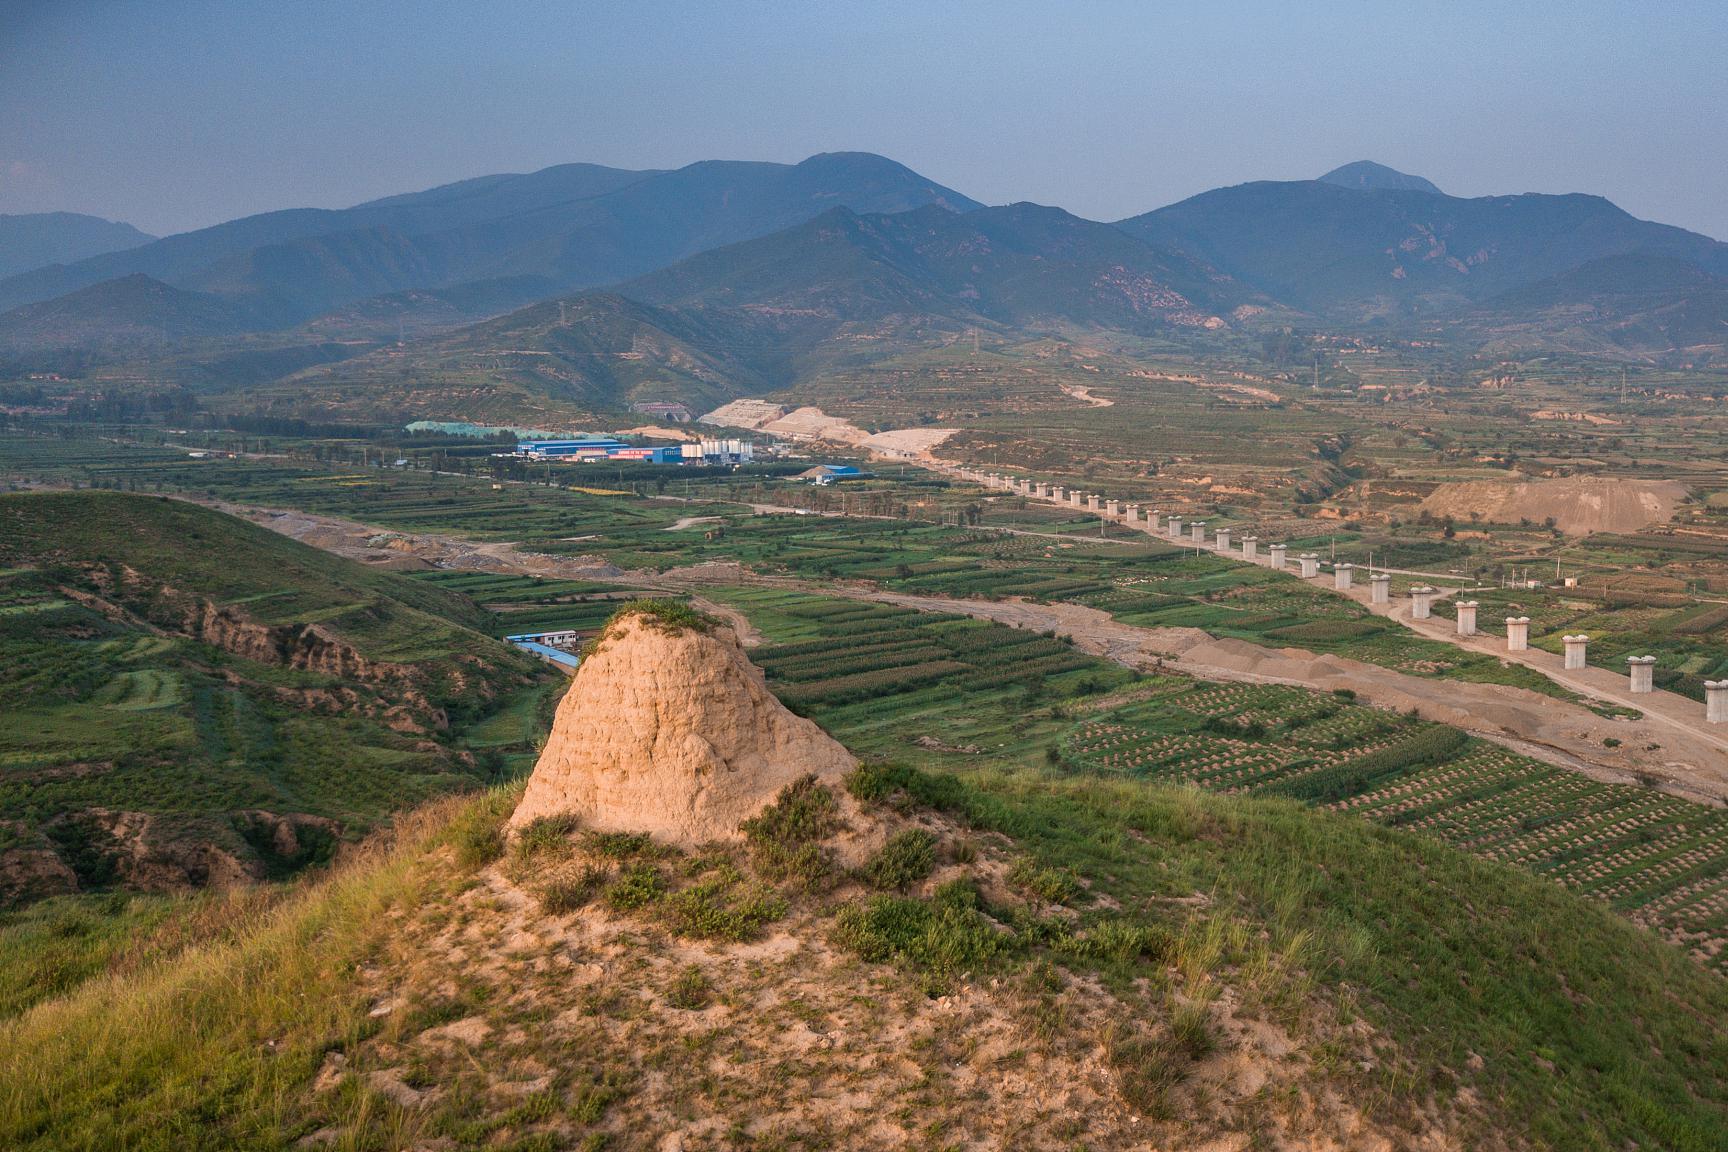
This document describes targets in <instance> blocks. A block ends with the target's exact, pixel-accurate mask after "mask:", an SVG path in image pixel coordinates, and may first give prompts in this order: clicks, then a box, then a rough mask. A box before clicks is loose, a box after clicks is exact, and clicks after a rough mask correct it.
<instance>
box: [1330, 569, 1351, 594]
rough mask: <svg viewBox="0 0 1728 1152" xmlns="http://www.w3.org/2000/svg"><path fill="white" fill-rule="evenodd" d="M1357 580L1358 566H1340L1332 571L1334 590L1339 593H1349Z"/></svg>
mask: <svg viewBox="0 0 1728 1152" xmlns="http://www.w3.org/2000/svg"><path fill="white" fill-rule="evenodd" d="M1355 579H1356V565H1354V564H1339V565H1336V566H1334V567H1333V569H1332V588H1333V590H1334V591H1337V592H1348V591H1349V590H1350V588H1351V585H1352V583H1353V582H1354V581H1355Z"/></svg>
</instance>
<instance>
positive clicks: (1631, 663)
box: [1626, 656, 1656, 693]
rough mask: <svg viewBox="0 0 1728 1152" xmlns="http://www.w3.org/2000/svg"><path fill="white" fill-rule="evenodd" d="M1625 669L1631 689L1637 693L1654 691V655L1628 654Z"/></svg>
mask: <svg viewBox="0 0 1728 1152" xmlns="http://www.w3.org/2000/svg"><path fill="white" fill-rule="evenodd" d="M1626 671H1627V673H1628V675H1629V678H1630V679H1631V682H1632V683H1631V688H1632V691H1634V692H1638V693H1644V692H1654V691H1656V657H1654V656H1628V657H1626Z"/></svg>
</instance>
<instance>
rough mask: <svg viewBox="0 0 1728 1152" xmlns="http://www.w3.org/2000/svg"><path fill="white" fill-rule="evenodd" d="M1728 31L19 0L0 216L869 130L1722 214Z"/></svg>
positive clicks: (174, 217)
mask: <svg viewBox="0 0 1728 1152" xmlns="http://www.w3.org/2000/svg"><path fill="white" fill-rule="evenodd" d="M1725 48H1728V4H1724V3H1721V2H1720V0H1716V2H1699V3H1690V2H1663V3H1647V2H1646V3H1625V4H1622V3H1610V2H1599V0H1570V2H1567V3H1552V4H1550V3H1539V2H1529V0H1495V2H1493V3H1476V2H1471V0H1450V2H1445V3H1417V2H1414V0H1375V2H1372V3H1356V2H1340V0H1289V2H1287V3H1271V2H1260V3H1253V2H1248V0H1240V2H1231V0H1190V2H1188V3H1181V4H1175V3H1155V2H1152V0H1146V2H1142V3H1129V2H1121V3H1111V2H1102V0H1100V2H1088V0H1060V2H1058V0H1050V2H1048V3H1041V4H1032V3H1016V2H1008V0H1003V2H997V3H981V2H980V3H972V2H966V0H914V2H910V3H872V2H870V0H853V2H851V3H841V2H838V0H775V2H769V0H762V2H758V3H726V2H721V0H711V2H707V3H702V2H697V0H691V2H689V3H664V2H659V0H613V2H611V3H604V4H590V3H579V2H564V3H553V2H550V0H474V2H472V3H453V2H448V0H339V2H322V0H303V2H297V0H274V2H265V0H256V2H254V0H138V2H131V0H111V2H102V0H0V212H37V211H47V210H53V209H65V210H70V211H80V212H92V213H95V214H97V215H102V216H108V217H113V218H118V219H124V220H129V221H131V222H133V223H135V224H137V225H138V226H139V227H141V228H144V229H146V230H149V231H153V232H170V231H180V230H184V229H187V228H194V227H198V226H201V225H205V224H210V223H215V222H216V221H219V220H223V219H227V218H230V217H233V216H239V215H244V214H247V213H252V212H261V211H265V210H268V209H273V208H285V207H293V206H301V205H317V206H328V207H335V206H342V205H347V204H352V203H355V202H358V201H361V200H365V199H369V198H372V197H376V196H383V195H388V194H391V193H395V192H403V191H409V190H413V189H417V188H423V187H428V186H431V185H434V184H439V183H444V182H448V181H451V180H456V179H461V178H463V177H467V176H475V175H480V174H482V173H487V172H500V171H529V170H532V169H535V168H541V167H545V166H547V165H550V164H557V163H563V162H567V161H572V160H588V161H595V162H599V163H604V164H613V165H618V166H622V167H642V168H646V167H656V168H664V167H675V166H678V165H682V164H686V163H689V162H691V161H694V160H700V159H707V158H729V159H764V160H788V161H790V160H798V159H801V158H803V157H804V156H806V155H808V154H810V153H812V152H822V151H835V150H844V149H858V150H867V151H873V152H881V153H883V154H885V155H888V156H892V157H894V158H895V159H897V160H900V161H902V162H904V163H906V164H908V165H910V166H912V167H913V168H915V169H917V170H918V171H920V172H922V173H924V174H925V175H927V176H929V177H930V178H932V179H934V180H938V181H940V182H942V183H944V184H947V185H950V186H952V187H954V188H957V189H959V190H960V191H963V192H965V193H967V194H969V195H971V196H974V197H977V198H978V199H980V200H984V201H988V202H992V203H1002V202H1007V201H1011V200H1035V201H1039V202H1042V203H1047V204H1060V205H1062V206H1063V207H1066V208H1069V209H1071V210H1073V211H1075V212H1078V213H1080V214H1082V215H1085V216H1090V217H1093V218H1097V219H1107V220H1108V219H1116V218H1119V217H1122V216H1126V215H1131V214H1133V213H1136V212H1141V211H1145V210H1147V209H1150V208H1155V207H1158V206H1159V205H1162V204H1167V203H1170V202H1172V201H1174V200H1178V199H1181V198H1182V197H1184V196H1188V195H1191V194H1193V193H1195V192H1199V191H1203V190H1204V189H1207V188H1211V187H1215V186H1217V185H1220V184H1233V183H1239V182H1242V181H1245V180H1253V179H1299V178H1305V177H1311V176H1317V175H1319V174H1320V173H1321V172H1323V171H1325V170H1326V169H1328V168H1331V167H1333V166H1335V165H1337V164H1340V163H1343V162H1345V161H1348V160H1356V159H1375V160H1379V161H1381V162H1383V163H1386V164H1391V165H1392V166H1394V167H1397V168H1401V169H1404V170H1406V171H1410V172H1415V173H1418V174H1420V175H1424V176H1427V177H1428V178H1429V179H1431V180H1433V181H1435V182H1436V183H1437V184H1439V185H1440V186H1441V188H1443V189H1444V190H1446V191H1448V192H1451V193H1454V194H1458V195H1484V194H1488V193H1499V192H1525V191H1541V192H1570V191H1588V192H1597V193H1601V194H1602V195H1605V196H1608V197H1609V198H1611V199H1613V200H1614V201H1616V202H1617V203H1619V204H1620V205H1621V206H1622V207H1624V208H1626V209H1628V210H1629V211H1631V212H1633V213H1635V214H1637V215H1639V216H1644V217H1648V218H1652V219H1657V220H1663V221H1666V222H1669V223H1674V224H1681V225H1684V226H1686V227H1690V228H1695V229H1698V230H1700V231H1703V232H1707V233H1710V234H1712V235H1715V236H1718V237H1723V238H1728V180H1725V176H1728V67H1725V66H1724V49H1725Z"/></svg>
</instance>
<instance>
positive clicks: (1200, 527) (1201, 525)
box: [1188, 520, 1206, 544]
mask: <svg viewBox="0 0 1728 1152" xmlns="http://www.w3.org/2000/svg"><path fill="white" fill-rule="evenodd" d="M1188 539H1190V540H1192V541H1193V542H1194V543H1196V544H1204V543H1206V521H1204V520H1196V521H1194V523H1192V524H1190V525H1188Z"/></svg>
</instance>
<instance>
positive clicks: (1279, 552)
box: [1269, 544, 1290, 568]
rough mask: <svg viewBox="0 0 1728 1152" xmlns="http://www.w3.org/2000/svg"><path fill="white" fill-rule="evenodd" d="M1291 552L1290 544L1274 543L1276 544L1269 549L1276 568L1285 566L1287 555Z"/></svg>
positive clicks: (1273, 565)
mask: <svg viewBox="0 0 1728 1152" xmlns="http://www.w3.org/2000/svg"><path fill="white" fill-rule="evenodd" d="M1289 554H1290V545H1288V544H1274V545H1272V547H1271V549H1269V555H1271V557H1272V567H1274V568H1282V567H1284V565H1285V562H1286V561H1285V557H1286V556H1288V555H1289Z"/></svg>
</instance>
